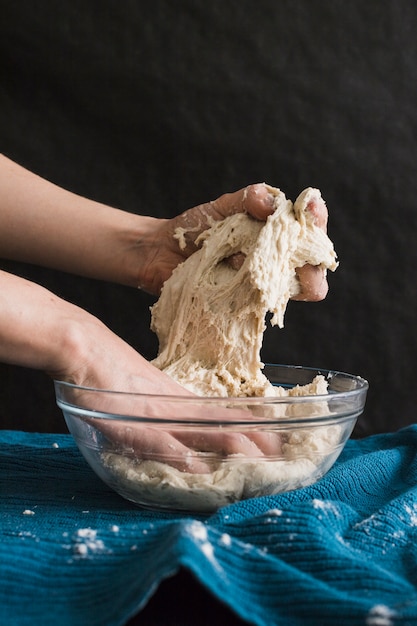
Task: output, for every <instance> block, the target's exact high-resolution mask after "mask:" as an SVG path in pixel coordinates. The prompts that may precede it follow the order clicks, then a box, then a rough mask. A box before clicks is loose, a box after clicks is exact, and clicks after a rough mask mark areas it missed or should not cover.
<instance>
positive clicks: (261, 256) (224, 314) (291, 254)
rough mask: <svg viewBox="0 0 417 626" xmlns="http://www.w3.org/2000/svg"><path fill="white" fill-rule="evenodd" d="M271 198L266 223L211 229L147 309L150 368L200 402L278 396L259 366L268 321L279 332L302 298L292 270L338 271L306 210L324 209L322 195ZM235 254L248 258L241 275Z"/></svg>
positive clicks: (236, 219)
mask: <svg viewBox="0 0 417 626" xmlns="http://www.w3.org/2000/svg"><path fill="white" fill-rule="evenodd" d="M269 191H270V193H272V194H273V196H274V205H275V210H274V212H273V214H272V215H270V216H269V217H268V218H267V220H266V222H262V221H258V220H255V219H254V218H252V217H250V216H249V215H247V214H244V213H236V214H234V215H232V216H230V217H227V218H226V219H225V220H223V221H220V222H215V223H214V224H213V226H212V227H211V228H209V229H208V230H206V231H204V232H203V234H202V235H201V236H200V241H199V243H201V244H202V246H201V249H200V250H198V251H197V252H195V253H194V254H192V255H191V256H190V257H189V258H188V259H187V260H186V261H185V262H184V263H182V264H181V265H180V266H178V267H177V268H176V269H175V271H174V272H173V274H172V276H171V278H170V279H169V280H168V281H167V282H166V283H165V285H164V287H163V289H162V293H161V296H160V298H159V300H158V302H157V303H156V304H155V305H154V306H153V308H152V322H151V328H152V329H153V330H154V331H155V332H156V334H157V336H158V339H159V354H158V357H157V358H156V359H155V360H154V361H153V363H154V365H156V366H157V367H158V368H159V369H161V370H163V371H165V372H166V373H167V374H169V375H170V376H171V377H172V378H174V379H175V380H176V381H177V382H179V383H180V384H181V385H183V386H184V387H186V388H187V389H189V390H191V391H193V392H194V393H197V394H199V395H205V396H235V397H237V396H264V395H275V394H276V393H277V392H276V391H275V388H273V387H272V386H271V385H270V383H269V381H268V380H267V379H266V377H265V376H264V375H263V373H262V362H261V360H260V351H261V346H262V339H263V333H264V330H265V318H266V315H267V313H272V317H271V324H272V325H278V326H280V327H282V326H283V324H284V313H285V309H286V307H287V303H288V300H289V299H290V298H291V297H292V296H295V295H296V294H298V293H299V290H300V285H299V281H298V278H297V274H296V268H298V267H302V266H303V265H305V264H306V263H309V264H311V265H316V266H320V267H321V268H323V270H324V271H326V270H327V269H330V270H332V271H334V270H335V269H336V267H337V261H336V254H335V251H334V248H333V244H332V242H331V241H330V239H329V237H328V236H327V234H326V233H325V232H324V231H323V230H321V229H320V228H318V227H317V226H316V225H315V224H314V222H313V219H314V218H313V215H312V213H311V212H310V211H309V210H308V206H309V204H310V202H314V203H317V202H320V201H322V199H321V194H320V192H319V190H317V189H313V188H311V187H310V188H308V189H306V190H304V191H303V192H302V193H301V194H300V196H299V197H298V198H297V200H296V201H295V203H294V204H293V203H292V202H291V201H290V200H287V198H286V197H285V195H284V193H283V192H282V191H280V190H279V189H275V188H272V187H270V188H269ZM177 236H178V238H179V240H180V241H181V238H182V236H183V233H182V232H178V234H177ZM237 253H243V254H244V255H245V260H244V262H243V265H242V266H241V267H240V269H234V268H233V266H232V265H231V264H230V263H229V262H228V259H229V257H231V256H232V255H234V254H237ZM278 393H279V392H278Z"/></svg>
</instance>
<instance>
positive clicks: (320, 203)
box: [292, 193, 329, 302]
mask: <svg viewBox="0 0 417 626" xmlns="http://www.w3.org/2000/svg"><path fill="white" fill-rule="evenodd" d="M306 209H307V211H309V212H310V213H311V215H312V216H313V221H314V224H315V225H316V226H318V227H319V228H321V229H322V230H324V231H326V229H327V220H328V211H327V206H326V203H325V202H324V200H323V198H322V197H321V196H320V194H319V193H317V195H316V196H315V197H313V198H311V199H310V200H309V201H308V203H307V206H306ZM296 272H297V276H298V280H299V283H300V291H299V293H298V294H297V295H296V296H294V297H293V298H292V300H299V301H304V302H306V301H308V302H319V301H320V300H324V298H325V297H326V296H327V292H328V290H329V286H328V283H327V278H326V270H324V269H323V268H321V267H317V266H313V265H304V266H303V267H298V268H297V269H296Z"/></svg>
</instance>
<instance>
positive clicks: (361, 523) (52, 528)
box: [0, 426, 417, 626]
mask: <svg viewBox="0 0 417 626" xmlns="http://www.w3.org/2000/svg"><path fill="white" fill-rule="evenodd" d="M416 451H417V427H415V426H412V427H409V428H406V429H404V430H401V431H399V432H398V433H394V434H387V435H375V436H373V437H369V438H367V439H363V440H358V441H353V440H351V441H349V442H348V443H347V445H346V447H345V450H344V451H343V453H342V455H341V457H340V459H339V461H338V462H337V463H336V464H335V466H334V467H333V468H332V470H331V471H330V472H329V473H328V474H327V476H326V477H324V478H323V479H322V480H320V481H319V482H318V483H316V484H315V485H313V486H310V487H307V488H304V489H300V490H297V491H292V492H288V493H286V494H281V495H278V496H270V497H263V498H256V499H252V500H247V501H245V502H242V503H239V504H234V505H230V506H228V507H225V508H223V509H220V510H219V511H218V512H217V513H216V514H214V515H212V516H211V517H208V518H207V517H206V518H204V517H201V518H199V517H190V516H187V515H180V514H169V513H156V512H151V511H145V510H141V509H140V508H137V507H135V506H134V505H133V504H130V503H129V502H127V501H125V500H123V499H122V498H120V497H119V496H118V495H117V494H115V493H113V492H112V491H111V490H109V488H108V487H106V486H105V485H104V484H103V483H102V482H101V481H100V480H99V479H98V478H97V477H96V476H95V474H94V473H93V472H92V470H91V469H90V468H89V466H88V465H87V464H86V462H85V461H84V459H83V458H82V456H81V455H80V453H79V452H78V450H77V448H76V446H75V443H74V441H73V439H72V437H71V436H70V435H42V434H34V433H31V434H30V433H22V432H12V431H3V432H0V623H1V624H5V625H6V624H7V625H8V626H20V625H25V624H28V625H29V624H30V625H31V626H34V625H35V626H37V625H39V626H49V625H51V626H52V625H53V626H56V624H59V625H60V626H75V625H77V626H79V625H81V626H96V625H97V626H99V625H100V626H107V625H108V626H118V625H122V624H125V623H126V622H127V621H128V619H129V618H130V617H131V616H133V615H134V614H136V613H137V612H138V611H140V609H141V608H142V607H143V606H144V605H145V604H146V602H147V601H148V599H149V598H150V596H151V595H152V594H153V593H154V592H155V590H156V589H157V587H158V585H159V583H160V582H161V581H162V580H163V579H164V578H166V577H168V576H170V575H173V574H174V573H175V572H177V571H178V570H179V569H180V567H185V568H188V569H189V570H190V571H191V572H192V573H193V574H194V575H195V576H196V577H197V579H198V580H199V581H200V582H201V584H202V585H203V586H204V587H205V588H206V589H208V590H209V591H210V592H211V593H212V594H214V595H215V596H216V597H217V598H219V599H220V600H222V601H223V602H225V603H226V604H227V605H228V606H229V607H230V608H231V609H232V610H233V611H234V612H235V613H236V614H237V615H238V616H240V617H241V618H243V619H245V620H247V621H248V622H249V623H252V624H258V625H265V626H266V625H268V626H273V625H274V624H280V625H281V624H285V626H301V625H302V626H308V625H314V626H325V625H326V624H329V625H330V624H331V625H332V626H333V625H334V624H338V625H344V624H349V625H350V624H351V625H353V624H354V625H355V626H357V625H358V624H363V625H365V626H394V625H396V624H402V625H406V624H410V625H411V624H417V588H416V587H417V486H416V485H417V460H416V459H417V457H416ZM172 615H173V616H174V615H175V606H173V607H172ZM197 619H198V618H197Z"/></svg>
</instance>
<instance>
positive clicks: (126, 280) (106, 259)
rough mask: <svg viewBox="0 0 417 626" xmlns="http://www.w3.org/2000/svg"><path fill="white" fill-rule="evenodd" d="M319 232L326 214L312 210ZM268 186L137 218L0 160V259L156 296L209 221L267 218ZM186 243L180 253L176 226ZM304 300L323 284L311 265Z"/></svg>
mask: <svg viewBox="0 0 417 626" xmlns="http://www.w3.org/2000/svg"><path fill="white" fill-rule="evenodd" d="M313 210H316V211H317V222H318V223H320V225H321V226H322V227H323V228H326V223H327V209H326V207H325V205H324V204H323V205H322V206H320V207H314V208H313ZM271 211H272V199H271V197H270V196H269V193H268V187H267V185H264V184H262V183H260V184H255V185H249V186H248V187H246V188H244V189H240V190H239V191H236V192H234V193H229V194H224V195H223V196H220V198H218V199H217V200H214V201H211V202H207V203H204V204H201V205H199V206H197V207H194V208H193V209H189V210H188V211H185V212H184V213H182V214H181V215H178V216H177V217H175V218H173V219H169V220H168V219H158V218H153V217H148V216H143V215H136V214H134V213H129V212H127V211H122V210H120V209H116V208H112V207H109V206H106V205H104V204H101V203H99V202H95V201H93V200H89V199H87V198H83V197H81V196H78V195H77V194H74V193H72V192H70V191H67V190H65V189H62V188H60V187H58V186H56V185H54V184H53V183H50V182H49V181H47V180H45V179H43V178H41V177H39V176H37V175H36V174H33V173H31V172H29V171H28V170H26V169H24V168H23V167H21V166H20V165H17V164H16V163H14V162H13V161H10V160H9V159H7V158H6V157H5V156H2V155H0V223H1V228H0V257H3V258H8V259H13V260H18V261H24V262H29V263H35V264H38V265H43V266H45V267H51V268H54V269H59V270H63V271H67V272H71V273H73V274H79V275H81V276H88V277H90V278H97V279H101V280H108V281H111V282H116V283H120V284H123V285H128V286H132V287H140V288H142V289H144V290H145V291H148V292H150V293H153V294H156V295H157V294H158V293H159V292H160V290H161V287H162V285H163V283H164V282H165V280H167V279H168V278H169V276H170V275H171V273H172V271H173V270H174V268H175V267H176V266H177V265H178V263H180V262H181V261H184V259H186V258H187V256H189V255H190V254H192V253H193V252H194V251H195V249H196V248H195V245H194V240H195V239H196V238H197V237H198V234H199V233H200V232H201V231H202V230H204V229H206V228H207V227H208V226H209V224H210V222H211V220H213V219H223V218H224V217H226V216H227V215H231V214H232V213H236V212H247V213H249V214H251V215H252V216H253V217H255V218H256V219H266V217H267V216H268V215H269V214H270V213H271ZM178 227H179V228H182V229H184V230H185V231H187V232H188V234H189V235H190V239H189V242H188V245H187V247H186V248H185V249H181V248H180V246H179V244H178V241H177V239H176V238H174V236H173V235H174V232H175V230H176V228H178ZM299 278H300V283H301V291H300V294H299V296H298V298H299V299H303V300H320V299H322V298H323V297H324V296H325V295H326V293H327V282H326V279H325V276H324V274H323V272H321V271H320V270H319V269H318V268H311V267H308V266H306V267H305V268H302V269H300V271H299Z"/></svg>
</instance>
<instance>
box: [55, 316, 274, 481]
mask: <svg viewBox="0 0 417 626" xmlns="http://www.w3.org/2000/svg"><path fill="white" fill-rule="evenodd" d="M80 316H81V317H82V318H83V319H82V320H79V321H82V326H80V327H79V328H77V327H76V326H77V323H76V320H75V318H73V321H72V326H73V328H72V330H71V332H70V336H71V345H70V346H69V345H68V346H67V350H66V351H64V352H63V353H62V352H61V354H60V357H59V358H60V363H59V369H58V370H57V371H50V372H49V374H50V375H51V376H52V377H53V378H54V379H55V380H58V381H64V382H69V383H71V385H76V386H75V387H72V386H71V387H67V388H65V385H64V386H62V385H59V384H57V389H58V388H64V393H65V394H69V395H68V398H69V404H76V405H77V406H82V407H84V408H85V409H87V411H88V412H89V414H88V416H87V417H86V418H85V419H86V422H87V423H88V424H89V425H90V426H93V427H94V428H96V429H97V430H98V431H99V432H100V433H101V434H102V435H104V436H105V437H106V439H107V444H106V448H108V449H110V450H112V451H116V452H118V453H123V454H125V453H126V454H128V455H129V456H134V457H136V458H137V459H145V460H158V461H160V462H163V463H166V464H168V465H172V466H173V467H176V468H177V469H179V470H181V471H186V472H190V473H208V472H210V471H212V469H213V467H212V465H213V461H214V460H216V459H217V463H218V460H219V459H222V458H223V457H226V456H229V455H235V454H240V455H243V456H244V457H247V458H262V457H264V456H265V455H269V454H278V453H279V451H280V448H281V441H280V438H279V436H277V435H276V434H274V433H268V432H265V433H257V434H248V435H245V434H243V433H239V432H238V429H235V430H233V432H227V429H226V430H225V431H223V432H222V431H221V430H215V431H213V429H211V428H209V429H207V428H204V425H203V426H201V427H198V426H197V424H196V422H198V421H204V422H206V421H207V419H209V420H215V421H216V422H222V421H223V422H225V423H228V422H231V420H236V419H240V418H242V419H244V420H245V421H247V419H248V410H244V409H236V408H232V409H231V408H229V407H228V406H227V407H223V408H222V407H221V406H207V405H205V404H204V399H203V400H202V401H201V399H200V398H198V397H197V396H194V395H193V394H191V392H189V391H187V390H186V389H184V388H183V387H181V386H180V385H178V384H177V383H176V382H175V381H173V379H171V378H170V377H169V376H167V375H166V374H164V373H163V372H161V371H160V370H158V369H157V368H155V367H154V366H153V365H152V364H151V363H149V362H148V361H146V360H145V359H144V358H143V357H142V356H141V355H140V354H138V353H137V352H136V351H135V350H134V349H133V348H132V347H131V346H129V345H128V344H126V343H125V342H124V341H123V340H122V339H120V338H119V337H118V336H116V335H114V333H112V332H111V331H110V330H109V329H108V328H107V327H106V326H104V325H103V324H102V323H101V322H100V321H99V320H96V319H95V318H92V317H91V316H89V315H88V314H83V312H81V311H80ZM77 321H78V320H77ZM69 348H70V349H69ZM120 392H124V393H120ZM179 397H181V401H180V402H179V401H178V398H179ZM184 398H185V400H184ZM91 412H93V413H91ZM94 413H95V414H97V416H95V415H94ZM100 413H101V414H102V415H100ZM103 413H104V414H108V417H106V416H103ZM114 415H119V416H120V419H117V420H116V419H114V418H113V417H112V416H114ZM123 416H125V417H126V419H123ZM168 418H169V419H170V420H172V422H173V424H172V425H170V424H169V422H167V421H166V420H167V419H168ZM175 420H178V422H179V423H181V425H180V426H179V425H178V424H175ZM236 431H237V432H236ZM215 464H216V463H215Z"/></svg>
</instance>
